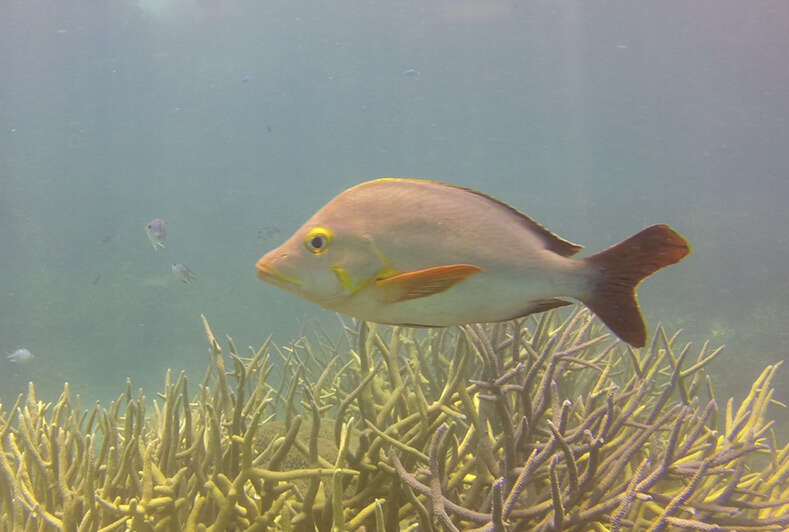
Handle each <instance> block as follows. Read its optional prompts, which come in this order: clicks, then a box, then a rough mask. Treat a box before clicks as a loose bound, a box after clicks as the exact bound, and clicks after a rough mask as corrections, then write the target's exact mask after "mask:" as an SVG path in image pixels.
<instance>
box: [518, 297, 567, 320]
mask: <svg viewBox="0 0 789 532" xmlns="http://www.w3.org/2000/svg"><path fill="white" fill-rule="evenodd" d="M572 304H573V303H572V301H564V300H562V299H556V298H549V299H536V300H534V301H532V302H530V303H529V306H528V307H526V309H524V310H523V312H521V313H520V314H518V315H517V316H513V317H512V318H510V319H512V320H514V319H518V318H525V317H526V316H528V315H529V314H537V313H539V312H545V311H546V310H551V309H555V308H559V307H564V306H567V305H572Z"/></svg>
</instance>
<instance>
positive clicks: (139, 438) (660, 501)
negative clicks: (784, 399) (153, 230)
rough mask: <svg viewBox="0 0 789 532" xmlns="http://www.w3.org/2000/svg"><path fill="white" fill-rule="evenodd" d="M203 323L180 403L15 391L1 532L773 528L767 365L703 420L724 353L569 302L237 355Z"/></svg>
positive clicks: (171, 393)
mask: <svg viewBox="0 0 789 532" xmlns="http://www.w3.org/2000/svg"><path fill="white" fill-rule="evenodd" d="M203 319H204V325H205V329H206V334H207V336H208V341H209V347H210V355H211V363H210V364H209V368H208V371H207V372H206V376H205V378H204V380H203V382H202V384H201V385H199V386H198V387H197V389H196V390H195V389H192V388H190V385H189V383H188V382H187V379H186V377H185V376H184V375H183V374H181V375H180V376H179V377H178V378H177V379H176V380H175V382H173V379H172V377H171V376H170V374H169V373H168V375H167V377H166V380H165V387H164V392H163V393H162V394H158V395H157V397H156V398H155V399H154V400H153V401H149V399H148V398H146V397H145V396H144V395H143V393H142V391H139V392H136V393H134V392H133V390H132V386H131V383H128V382H127V386H126V391H125V393H123V394H122V395H121V396H120V397H119V398H118V399H117V400H116V401H114V402H113V403H112V404H111V405H110V406H109V408H108V409H103V408H101V407H99V405H96V406H95V407H94V408H92V409H89V410H83V409H81V408H80V407H79V404H78V400H75V399H74V398H72V397H71V396H70V394H69V389H68V385H66V386H65V389H64V392H63V395H62V396H61V398H60V400H59V401H58V402H56V403H54V404H50V403H43V402H41V401H37V400H36V397H35V390H34V387H33V385H32V384H31V385H30V389H29V392H28V394H27V397H26V398H23V397H22V396H20V397H19V398H18V399H17V401H16V404H14V405H13V407H12V408H10V409H3V408H2V406H0V531H11V530H14V531H16V530H69V531H71V530H101V531H112V530H143V531H148V530H173V531H175V530H188V531H192V530H214V531H217V530H309V531H311V530H336V531H343V530H348V531H353V530H378V531H384V530H387V531H392V530H417V529H418V530H426V531H431V530H432V531H438V530H460V529H471V530H480V531H481V530H491V531H504V530H545V531H548V530H578V531H589V530H596V531H621V530H644V531H647V530H649V531H660V530H738V531H739V530H784V529H786V528H787V527H788V526H789V513H788V512H789V482H787V477H789V446H785V447H782V448H779V447H778V445H777V443H776V441H775V436H774V434H773V432H772V422H771V421H769V420H768V419H767V416H766V410H767V408H768V406H769V405H770V404H771V403H774V402H775V401H773V399H772V393H773V391H772V388H771V382H772V379H773V377H774V375H775V372H776V370H777V369H778V368H777V365H776V366H768V367H767V368H766V369H765V370H764V372H763V373H762V375H761V376H760V377H759V379H757V381H756V382H755V383H754V385H753V387H752V388H751V391H750V393H749V394H748V396H747V397H746V398H745V400H744V401H743V402H742V404H740V405H739V407H736V408H735V405H734V402H733V401H732V400H731V399H730V400H728V401H727V402H726V403H725V407H723V408H721V409H719V406H718V402H717V401H716V399H715V397H714V395H713V391H712V386H711V384H710V382H709V378H708V377H707V376H706V375H705V374H704V368H705V367H706V365H707V364H708V363H709V362H710V361H712V360H713V359H714V358H715V357H717V356H718V355H719V354H720V352H721V348H718V349H711V348H710V346H709V345H708V344H705V345H703V346H702V347H701V349H700V350H699V351H698V352H697V353H696V355H695V358H694V359H691V355H692V353H694V352H693V348H692V346H690V345H683V346H681V345H680V343H679V338H678V334H674V335H670V336H669V335H668V334H667V333H666V331H665V330H663V329H662V328H658V330H657V332H656V333H655V335H654V339H653V342H652V345H651V346H649V347H648V348H645V349H641V350H634V349H631V348H629V347H627V346H625V345H623V344H621V343H618V342H616V341H615V340H609V337H608V335H607V334H606V333H605V332H604V329H603V327H602V326H601V325H600V324H599V323H598V322H597V321H596V320H595V319H594V318H593V317H592V316H591V315H590V314H589V313H588V312H587V311H586V310H583V309H576V310H574V311H572V312H560V311H553V312H549V313H544V314H542V315H540V316H536V317H530V318H528V319H523V320H519V321H515V322H508V323H501V324H495V325H473V326H466V327H463V328H460V329H457V328H456V329H434V330H413V329H403V328H390V327H377V326H374V325H371V324H367V323H361V324H353V325H350V326H344V331H343V335H342V336H341V338H340V340H338V341H333V340H332V339H331V338H330V337H329V335H328V334H326V333H325V332H323V331H322V330H320V329H319V328H317V327H316V328H314V331H313V334H312V335H311V340H308V339H307V338H301V339H299V340H297V341H296V342H294V343H292V344H291V345H289V346H286V347H284V348H281V349H280V348H276V347H274V346H273V344H272V342H271V340H270V339H269V340H267V341H266V342H265V343H264V344H263V346H262V347H261V348H260V349H257V350H254V349H250V356H249V358H245V357H242V356H241V355H240V354H239V350H238V349H237V347H236V346H235V343H234V342H233V340H232V339H231V338H229V337H228V338H227V350H228V351H229V353H228V355H227V356H226V355H224V354H223V349H222V347H221V346H220V345H219V343H218V341H217V340H216V338H215V336H214V334H213V332H212V331H211V328H210V327H209V325H208V322H207V321H206V320H205V318H203ZM349 346H350V347H349ZM226 363H228V364H232V370H228V368H226V367H225V364H226ZM277 372H279V373H281V375H279V376H277V375H276V374H277ZM276 377H278V378H276ZM149 407H150V408H151V410H152V411H149ZM721 410H722V411H721Z"/></svg>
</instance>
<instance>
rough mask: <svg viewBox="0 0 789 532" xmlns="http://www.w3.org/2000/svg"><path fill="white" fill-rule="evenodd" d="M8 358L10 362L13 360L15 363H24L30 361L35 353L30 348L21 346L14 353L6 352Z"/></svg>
mask: <svg viewBox="0 0 789 532" xmlns="http://www.w3.org/2000/svg"><path fill="white" fill-rule="evenodd" d="M6 358H7V359H8V361H9V362H13V363H15V364H24V363H25V362H30V361H31V360H32V359H33V353H31V352H30V349H27V348H25V347H20V348H19V349H17V350H16V351H14V352H13V353H6Z"/></svg>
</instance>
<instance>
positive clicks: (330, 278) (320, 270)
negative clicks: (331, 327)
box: [256, 213, 375, 309]
mask: <svg viewBox="0 0 789 532" xmlns="http://www.w3.org/2000/svg"><path fill="white" fill-rule="evenodd" d="M319 214H321V213H319ZM321 218H322V217H320V216H316V217H314V218H313V219H312V220H310V221H309V222H307V223H306V224H305V225H304V226H302V227H301V228H300V229H299V230H298V231H296V232H295V233H294V234H293V236H291V237H290V238H289V239H288V240H286V241H285V243H283V244H282V245H281V246H279V247H278V248H276V249H273V250H271V251H269V252H268V253H266V254H265V255H263V257H261V258H260V260H258V261H257V264H256V267H257V275H258V278H260V279H262V280H263V281H266V282H267V283H270V284H273V285H275V286H278V287H279V288H282V289H284V290H287V291H288V292H291V293H293V294H296V295H298V296H300V297H303V298H305V299H307V300H309V301H312V302H314V303H317V304H319V305H321V306H323V307H326V308H330V309H331V308H335V307H336V306H337V305H339V304H340V303H341V302H342V301H344V300H346V299H347V298H349V297H351V296H352V295H353V294H354V293H355V292H356V291H358V290H359V289H360V288H361V287H363V286H364V285H365V284H366V282H367V281H368V280H369V278H371V277H373V276H374V274H375V267H374V266H373V265H372V262H373V261H374V257H371V254H370V251H369V249H370V247H369V241H368V239H367V238H365V236H364V235H362V234H360V233H358V232H356V231H354V230H353V228H352V227H349V226H348V225H347V224H343V223H342V222H341V221H335V222H336V223H333V221H332V220H327V219H321ZM371 258H372V260H371Z"/></svg>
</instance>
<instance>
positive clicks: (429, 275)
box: [375, 264, 482, 303]
mask: <svg viewBox="0 0 789 532" xmlns="http://www.w3.org/2000/svg"><path fill="white" fill-rule="evenodd" d="M481 271H482V268H480V267H479V266H474V265H472V264H450V265H448V266H436V267H434V268H426V269H424V270H416V271H412V272H404V273H399V274H397V275H393V276H391V277H386V278H383V279H377V280H376V281H375V284H376V286H378V288H379V289H380V290H381V294H382V299H383V302H385V303H396V302H397V301H406V300H408V299H416V298H419V297H427V296H432V295H433V294H438V293H440V292H443V291H444V290H449V289H450V288H452V287H453V286H454V285H456V284H457V283H459V282H461V281H464V280H466V279H467V278H469V277H471V276H472V275H474V274H475V273H479V272H481Z"/></svg>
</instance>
